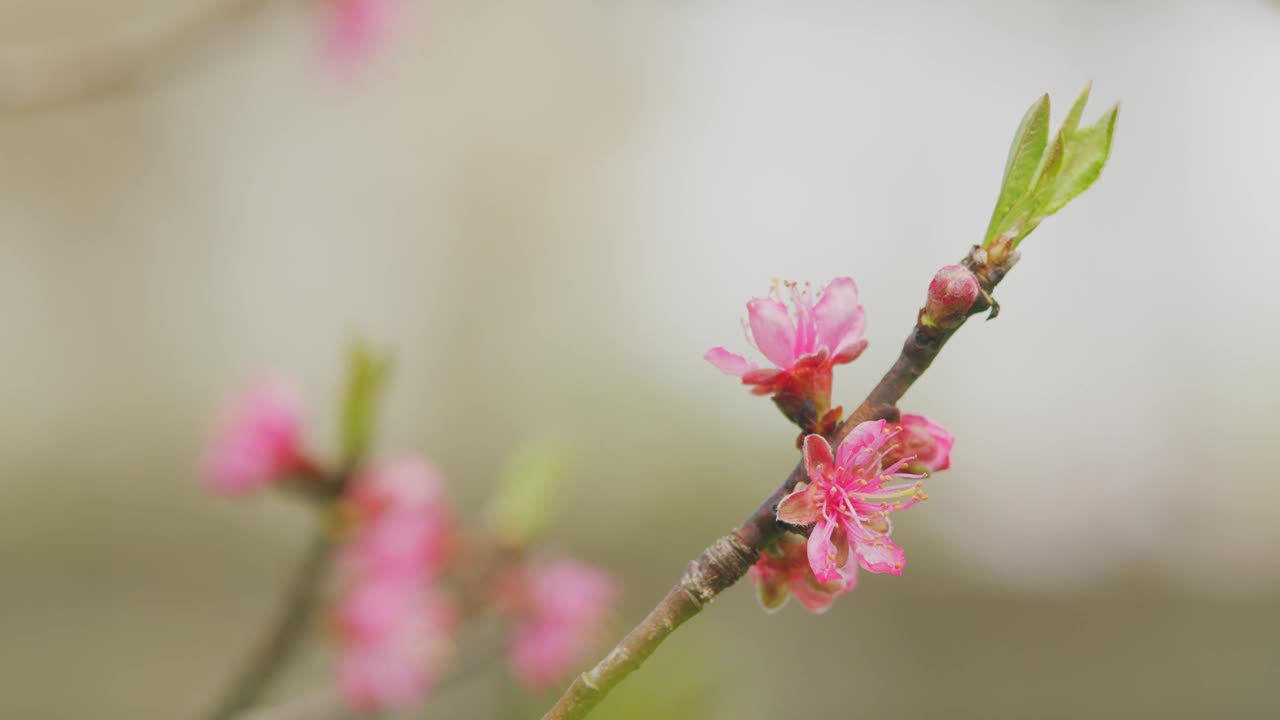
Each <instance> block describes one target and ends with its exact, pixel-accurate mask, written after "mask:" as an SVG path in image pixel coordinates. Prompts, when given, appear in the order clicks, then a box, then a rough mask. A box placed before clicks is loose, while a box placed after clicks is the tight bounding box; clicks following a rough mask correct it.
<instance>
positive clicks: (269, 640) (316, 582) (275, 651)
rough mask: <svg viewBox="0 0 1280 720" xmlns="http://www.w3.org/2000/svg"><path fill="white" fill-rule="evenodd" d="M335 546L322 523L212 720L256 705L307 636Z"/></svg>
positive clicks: (230, 716) (227, 716)
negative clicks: (271, 617) (269, 623)
mask: <svg viewBox="0 0 1280 720" xmlns="http://www.w3.org/2000/svg"><path fill="white" fill-rule="evenodd" d="M334 547H335V546H334V542H333V539H332V538H331V537H330V533H329V532H328V531H327V529H326V528H324V527H323V526H322V527H320V528H318V529H317V530H316V534H315V537H314V538H312V540H311V545H310V547H308V548H307V552H306V554H305V555H303V557H302V563H301V564H300V565H299V566H298V569H297V570H296V571H295V572H294V576H293V581H292V582H291V583H290V585H289V588H288V591H287V592H286V594H285V598H284V602H283V604H282V605H281V606H280V610H279V611H278V614H277V615H276V618H275V621H274V622H273V623H272V624H271V625H270V627H269V628H268V629H267V633H266V635H264V636H263V637H262V639H261V641H260V645H259V647H258V649H257V650H256V651H255V652H254V653H253V654H252V655H251V656H250V657H249V660H248V662H247V663H246V664H245V666H244V668H243V669H242V670H241V671H240V674H239V675H238V676H237V677H236V680H235V682H234V683H232V685H231V687H230V688H229V689H228V691H227V693H226V695H225V696H224V697H223V698H222V700H221V701H220V702H219V703H218V706H217V708H216V709H215V710H214V711H213V712H212V713H210V714H209V716H208V717H209V720H230V719H231V718H234V717H236V716H237V715H239V714H240V713H241V712H243V711H245V710H247V709H248V708H250V707H252V706H254V705H256V704H257V703H258V701H259V700H260V699H261V697H262V694H263V692H265V691H266V689H267V688H268V687H270V686H271V684H272V683H273V682H275V679H276V676H277V675H279V674H280V671H281V670H283V669H284V666H285V665H286V664H287V663H288V660H289V658H291V657H292V656H293V654H294V653H295V652H296V651H297V649H298V647H299V646H300V645H301V641H302V640H303V639H304V638H305V637H306V635H307V633H306V630H307V628H308V627H310V625H311V619H312V616H313V615H314V613H315V610H316V606H317V605H318V604H319V599H320V595H321V593H320V590H321V589H322V587H323V586H324V582H325V578H326V577H328V574H329V572H328V571H329V567H330V564H331V561H332V559H333V552H334Z"/></svg>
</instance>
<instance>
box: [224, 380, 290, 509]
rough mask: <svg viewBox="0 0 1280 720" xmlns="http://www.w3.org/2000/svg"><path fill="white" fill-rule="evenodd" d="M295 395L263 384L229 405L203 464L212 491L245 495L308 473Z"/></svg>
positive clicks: (285, 388) (277, 385) (274, 382)
mask: <svg viewBox="0 0 1280 720" xmlns="http://www.w3.org/2000/svg"><path fill="white" fill-rule="evenodd" d="M299 425H300V411H299V402H298V397H297V394H296V393H295V392H294V390H293V388H292V387H290V386H289V385H288V384H286V383H284V382H282V381H277V380H272V381H266V382H262V383H259V384H257V385H254V386H253V387H251V388H249V389H248V390H247V391H246V392H244V393H243V394H241V395H239V396H238V397H236V398H235V399H234V400H233V401H232V402H231V404H230V405H228V406H227V408H226V409H225V411H224V412H223V415H222V417H221V420H220V422H219V425H218V430H217V432H216V434H215V436H214V438H213V442H212V443H211V444H210V446H209V450H208V452H207V455H206V457H205V462H204V477H205V481H206V484H207V485H208V487H209V489H210V490H212V491H213V492H215V493H218V494H220V495H228V496H235V495H244V494H246V493H249V492H252V491H254V490H257V489H258V488H260V487H262V486H264V485H267V484H268V483H271V482H273V481H276V480H280V479H283V478H284V477H285V476H286V475H287V474H288V473H290V472H310V471H312V467H311V465H310V463H309V462H308V461H307V460H306V458H305V457H304V456H303V454H302V450H301V440H300V431H299Z"/></svg>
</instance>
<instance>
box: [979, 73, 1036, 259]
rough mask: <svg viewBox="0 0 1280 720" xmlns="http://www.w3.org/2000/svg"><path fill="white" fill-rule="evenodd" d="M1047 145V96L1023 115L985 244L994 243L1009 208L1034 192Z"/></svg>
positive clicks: (1015, 135)
mask: <svg viewBox="0 0 1280 720" xmlns="http://www.w3.org/2000/svg"><path fill="white" fill-rule="evenodd" d="M1048 142H1049V96H1048V95H1047V94H1046V95H1042V96H1040V99H1038V100H1036V101H1035V102H1034V103H1032V104H1031V107H1030V108H1028V109H1027V113H1026V114H1025V115H1023V116H1022V122H1021V123H1020V124H1019V125H1018V130H1017V132H1015V133H1014V134H1013V145H1012V146H1011V147H1010V148H1009V158H1008V160H1006V161H1005V165H1004V182H1003V183H1002V184H1001V187H1000V198H999V199H998V200H996V207H995V210H993V211H992V213H991V222H990V224H988V225H987V237H986V241H985V243H984V244H986V243H989V242H991V239H992V238H994V237H995V236H996V234H997V233H998V229H997V226H998V225H1000V224H1001V221H1002V220H1004V219H1005V217H1006V216H1007V215H1008V214H1009V211H1010V209H1012V208H1013V206H1014V205H1015V204H1017V203H1018V201H1019V200H1021V199H1023V198H1024V197H1025V196H1026V195H1027V193H1028V192H1029V191H1030V190H1031V186H1032V183H1033V182H1034V181H1035V179H1036V170H1037V169H1038V168H1039V167H1040V159H1041V158H1042V157H1043V156H1044V149H1045V146H1046V145H1047V144H1048Z"/></svg>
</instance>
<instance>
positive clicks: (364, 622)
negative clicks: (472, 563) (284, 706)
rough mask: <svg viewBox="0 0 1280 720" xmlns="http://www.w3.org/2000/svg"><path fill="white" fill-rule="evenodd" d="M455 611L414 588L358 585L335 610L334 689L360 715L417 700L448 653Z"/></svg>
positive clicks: (441, 598) (398, 585) (393, 585)
mask: <svg viewBox="0 0 1280 720" xmlns="http://www.w3.org/2000/svg"><path fill="white" fill-rule="evenodd" d="M456 625H457V613H456V612H455V610H454V608H453V606H452V605H451V604H450V603H449V602H448V601H447V600H446V599H445V598H444V597H443V596H437V595H432V594H431V593H430V592H428V591H426V589H425V588H424V587H423V586H421V585H418V584H412V583H385V584H366V585H361V586H358V587H357V588H356V589H355V591H353V592H351V593H349V594H347V595H346V596H345V598H344V599H343V602H342V604H341V605H340V607H339V627H340V629H341V632H342V638H341V639H342V647H341V654H340V656H339V659H338V686H339V689H340V690H341V692H342V696H343V698H344V699H345V700H346V702H347V704H348V705H349V706H350V707H351V708H353V709H355V710H358V711H361V712H371V711H379V710H384V709H390V708H404V707H409V706H412V705H413V704H415V703H417V702H418V701H420V700H421V699H422V698H423V697H424V696H425V695H426V693H427V691H428V690H429V689H430V687H431V684H432V683H433V682H434V681H435V679H436V676H437V673H438V672H439V668H440V667H441V666H442V665H443V663H444V661H445V660H446V659H447V658H448V657H449V655H450V653H451V650H452V643H451V641H450V637H451V636H452V634H453V631H454V629H455V627H456Z"/></svg>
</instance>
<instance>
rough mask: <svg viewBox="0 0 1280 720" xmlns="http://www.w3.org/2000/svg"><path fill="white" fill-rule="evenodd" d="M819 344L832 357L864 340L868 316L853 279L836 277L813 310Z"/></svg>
mask: <svg viewBox="0 0 1280 720" xmlns="http://www.w3.org/2000/svg"><path fill="white" fill-rule="evenodd" d="M813 318H814V323H815V324H816V325H817V329H818V342H819V343H820V344H822V345H824V346H826V348H827V349H828V350H829V351H830V352H831V355H832V357H833V358H836V357H839V356H840V355H841V353H843V352H845V351H846V350H848V349H849V348H850V347H852V346H853V345H854V344H855V343H857V342H858V340H859V339H860V338H861V337H862V331H863V329H864V327H865V326H866V316H865V315H864V314H863V312H862V306H861V305H859V304H858V287H857V285H855V284H854V282H853V279H852V278H847V277H842V278H836V279H835V280H832V281H831V284H829V285H827V287H826V289H825V290H823V291H822V297H821V298H819V299H818V304H817V305H815V306H814V308H813Z"/></svg>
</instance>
